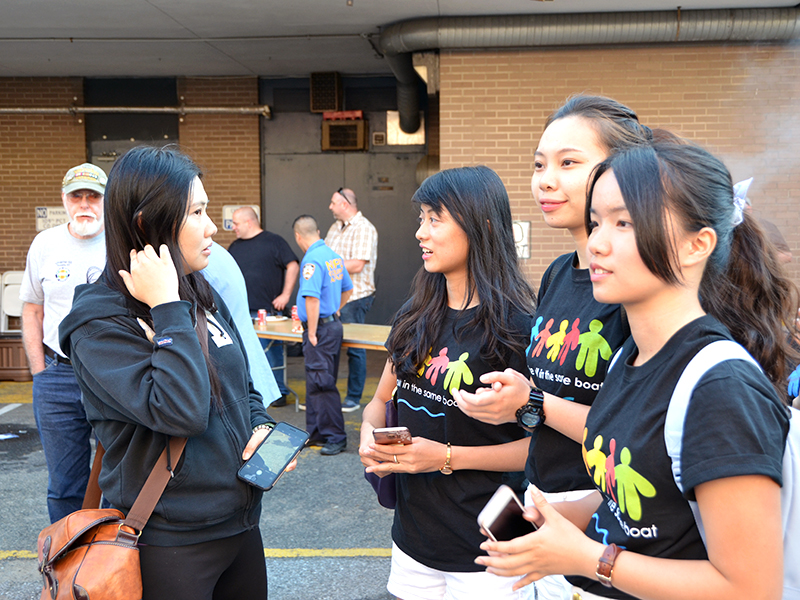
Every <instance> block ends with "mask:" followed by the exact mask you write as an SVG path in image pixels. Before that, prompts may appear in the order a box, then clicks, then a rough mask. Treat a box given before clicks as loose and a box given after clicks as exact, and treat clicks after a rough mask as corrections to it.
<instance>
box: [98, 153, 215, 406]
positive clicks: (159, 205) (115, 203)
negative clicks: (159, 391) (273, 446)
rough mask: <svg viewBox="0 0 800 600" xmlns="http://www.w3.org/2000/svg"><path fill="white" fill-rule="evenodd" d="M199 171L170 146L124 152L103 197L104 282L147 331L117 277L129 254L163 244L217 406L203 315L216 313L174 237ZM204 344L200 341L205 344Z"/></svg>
mask: <svg viewBox="0 0 800 600" xmlns="http://www.w3.org/2000/svg"><path fill="white" fill-rule="evenodd" d="M196 177H202V173H201V171H200V168H199V167H198V166H197V165H196V164H195V163H194V162H193V161H192V160H191V159H190V158H189V157H188V156H186V155H185V154H183V153H181V152H179V151H178V150H176V149H174V148H171V147H169V146H167V147H164V148H155V147H151V146H137V147H135V148H132V149H131V150H129V151H128V152H126V153H125V154H124V155H123V156H121V157H120V158H119V159H118V160H117V161H116V162H115V163H114V166H113V167H112V169H111V172H110V173H109V177H108V184H107V185H106V193H105V199H104V205H103V210H104V215H105V231H106V266H105V269H104V271H103V280H104V282H105V284H106V285H108V287H110V288H111V289H114V290H116V291H118V292H119V293H120V294H122V295H123V296H124V297H125V300H126V304H127V306H128V310H129V311H130V313H131V315H132V316H134V317H138V318H140V319H142V320H143V321H144V322H146V323H147V324H148V325H149V326H151V327H152V325H153V319H152V317H151V316H150V307H149V306H147V305H146V304H144V303H143V302H140V301H139V300H137V299H136V298H134V297H133V296H132V295H131V293H130V292H129V291H128V288H127V286H126V285H125V282H124V281H123V279H122V277H121V276H120V275H119V271H120V270H125V271H129V270H130V264H131V263H130V261H131V257H130V252H131V250H136V251H137V252H139V251H142V250H144V247H145V246H146V245H148V244H149V245H151V246H152V247H153V248H154V249H155V250H156V252H158V249H159V247H160V246H161V245H162V244H165V245H166V246H167V248H169V252H170V256H171V257H172V261H173V263H174V264H175V270H176V271H177V272H178V293H179V295H180V298H181V300H186V301H188V302H191V303H192V306H193V307H194V309H195V313H194V314H195V317H196V318H197V317H198V315H199V318H198V321H199V322H200V324H201V325H200V327H199V328H198V338H199V340H200V345H201V347H202V348H203V354H204V355H205V358H206V364H207V366H208V374H209V380H210V383H211V391H212V392H211V393H212V396H213V397H214V399H215V404H216V405H217V406H221V401H220V398H219V394H220V382H219V376H218V375H217V371H216V369H215V368H214V365H213V364H212V362H211V359H210V357H209V355H208V343H207V340H208V333H207V329H206V328H205V327H204V324H205V312H203V311H208V312H210V313H213V312H216V310H217V307H216V305H215V304H214V296H213V293H212V291H211V286H210V285H209V284H208V282H207V281H206V279H205V277H203V275H201V274H200V273H194V272H191V273H186V274H184V271H185V270H186V267H185V264H184V259H183V255H182V254H181V250H180V244H179V243H178V235H179V233H180V230H181V228H182V227H183V223H184V221H185V220H186V217H187V214H188V209H189V194H190V193H191V191H192V185H193V184H194V180H195V178H196ZM204 342H205V343H204Z"/></svg>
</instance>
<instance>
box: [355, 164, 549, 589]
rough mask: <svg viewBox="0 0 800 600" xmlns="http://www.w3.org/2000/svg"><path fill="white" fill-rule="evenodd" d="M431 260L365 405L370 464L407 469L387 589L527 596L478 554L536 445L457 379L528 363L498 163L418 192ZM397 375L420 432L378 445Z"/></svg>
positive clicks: (524, 315)
mask: <svg viewBox="0 0 800 600" xmlns="http://www.w3.org/2000/svg"><path fill="white" fill-rule="evenodd" d="M412 200H413V202H414V203H415V204H416V205H417V206H418V207H419V220H420V226H419V229H418V231H417V234H416V237H417V239H418V240H419V242H420V247H421V250H422V252H421V256H422V261H423V266H422V268H421V269H420V271H419V272H418V273H417V275H416V277H415V279H414V282H413V284H412V288H411V297H410V299H409V300H408V301H407V302H406V303H405V304H404V305H403V307H402V308H401V309H400V310H399V311H398V313H397V315H396V316H395V318H394V323H393V325H392V331H391V334H390V335H389V340H388V341H387V349H388V351H389V360H388V361H387V364H386V368H385V369H384V372H383V375H382V377H381V380H380V383H379V384H378V389H377V391H376V393H375V397H374V398H373V400H372V401H371V402H370V403H369V404H368V405H367V406H366V407H365V409H364V418H363V424H362V428H361V447H360V450H359V451H360V454H361V457H362V462H363V463H364V465H365V466H366V467H367V471H369V472H374V473H378V474H380V475H385V474H388V473H397V507H396V511H395V520H394V526H393V528H392V539H393V541H394V548H393V550H392V572H391V575H390V578H389V583H388V586H387V587H388V589H389V591H390V592H391V593H393V594H394V595H395V596H397V597H399V598H408V599H411V598H426V599H427V598H430V599H432V600H433V599H437V598H444V597H445V594H447V595H448V597H450V598H458V599H467V598H474V599H475V600H478V599H483V598H493V599H505V598H508V599H512V598H514V599H516V598H520V599H521V598H525V597H527V590H526V591H524V592H520V593H517V592H514V591H512V589H511V588H512V586H513V583H514V582H513V581H512V580H509V579H506V578H503V577H497V576H495V575H491V574H487V573H485V572H484V570H483V568H482V567H480V566H479V565H476V564H475V562H474V561H475V557H477V556H478V555H479V554H481V550H480V548H479V546H480V543H481V542H482V541H483V539H484V537H483V535H481V533H480V530H479V528H478V525H477V522H476V518H477V516H478V513H479V512H480V510H481V509H482V508H483V506H484V505H485V504H486V502H487V501H488V500H489V498H490V497H491V496H492V494H493V493H494V492H495V490H496V489H497V488H498V486H499V485H500V484H502V483H506V484H508V485H510V486H511V487H512V488H513V489H515V490H516V491H517V493H518V494H520V495H521V494H522V492H523V490H524V474H523V473H522V469H523V467H524V465H525V459H526V457H527V453H528V441H529V438H526V437H525V435H524V433H525V432H524V431H522V430H521V429H520V428H519V427H517V426H516V425H515V424H505V425H487V424H485V423H481V422H480V421H476V420H475V419H472V418H470V417H468V416H466V415H465V414H464V413H462V412H461V411H460V410H459V409H458V407H457V406H456V405H455V401H454V400H453V398H452V394H451V391H450V390H451V389H453V388H456V387H462V386H463V387H466V388H467V389H469V390H474V389H475V386H477V385H480V381H479V378H480V376H481V375H482V374H483V373H485V372H488V371H492V370H496V369H504V368H506V367H511V368H514V369H524V367H525V355H524V353H525V345H526V344H527V336H528V332H529V331H530V318H531V312H532V310H533V306H534V297H533V290H532V289H531V288H530V286H529V285H528V284H527V282H526V281H525V278H524V277H523V276H522V274H521V272H520V270H519V265H518V262H517V254H516V248H515V245H514V240H513V235H512V221H511V210H510V206H509V201H508V195H507V193H506V190H505V188H504V186H503V183H502V181H501V180H500V178H499V177H498V176H497V174H496V173H495V172H494V171H492V170H491V169H488V168H487V167H465V168H460V169H449V170H446V171H442V172H440V173H437V174H436V175H433V176H431V177H429V178H428V179H427V180H425V182H424V183H423V184H422V186H421V187H420V188H419V190H417V192H416V193H415V194H414V197H413V199H412ZM395 387H397V406H398V417H399V424H400V425H401V426H407V427H408V428H409V430H410V432H411V434H412V436H413V442H412V443H411V444H409V445H406V446H397V445H379V444H375V443H374V441H373V435H372V430H373V429H374V428H376V427H383V426H384V425H385V403H386V402H387V401H389V400H390V399H391V396H392V391H393V390H394V388H395Z"/></svg>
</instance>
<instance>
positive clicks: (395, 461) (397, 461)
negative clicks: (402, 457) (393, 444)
mask: <svg viewBox="0 0 800 600" xmlns="http://www.w3.org/2000/svg"><path fill="white" fill-rule="evenodd" d="M394 464H396V465H399V464H400V461H399V460H397V454H395V455H394Z"/></svg>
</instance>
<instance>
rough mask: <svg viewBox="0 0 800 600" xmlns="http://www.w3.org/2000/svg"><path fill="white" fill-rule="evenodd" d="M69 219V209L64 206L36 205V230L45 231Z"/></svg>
mask: <svg viewBox="0 0 800 600" xmlns="http://www.w3.org/2000/svg"><path fill="white" fill-rule="evenodd" d="M68 221H69V217H68V216H67V209H66V208H64V207H63V206H37V207H36V231H44V230H45V229H50V228H51V227H55V226H56V225H62V224H64V223H67V222H68Z"/></svg>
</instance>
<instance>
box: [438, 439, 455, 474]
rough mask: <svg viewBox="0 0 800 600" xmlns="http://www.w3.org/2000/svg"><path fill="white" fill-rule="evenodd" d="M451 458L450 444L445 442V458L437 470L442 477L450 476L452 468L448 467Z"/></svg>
mask: <svg viewBox="0 0 800 600" xmlns="http://www.w3.org/2000/svg"><path fill="white" fill-rule="evenodd" d="M451 456H452V453H451V448H450V442H447V457H446V458H445V459H444V464H443V465H442V468H441V469H439V471H440V472H441V474H442V475H452V474H453V467H451V466H450V457H451Z"/></svg>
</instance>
